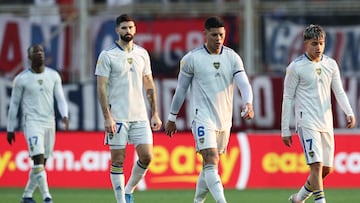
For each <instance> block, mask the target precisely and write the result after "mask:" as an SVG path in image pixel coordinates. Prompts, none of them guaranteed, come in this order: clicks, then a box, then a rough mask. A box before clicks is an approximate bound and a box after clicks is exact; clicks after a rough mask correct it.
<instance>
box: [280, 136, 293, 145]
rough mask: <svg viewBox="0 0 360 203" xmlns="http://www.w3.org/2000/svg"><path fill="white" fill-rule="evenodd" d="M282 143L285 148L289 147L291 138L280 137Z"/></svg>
mask: <svg viewBox="0 0 360 203" xmlns="http://www.w3.org/2000/svg"><path fill="white" fill-rule="evenodd" d="M282 141H283V143H284V144H285V145H286V146H288V147H291V145H292V136H288V137H282Z"/></svg>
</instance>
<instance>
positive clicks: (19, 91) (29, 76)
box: [7, 44, 69, 203]
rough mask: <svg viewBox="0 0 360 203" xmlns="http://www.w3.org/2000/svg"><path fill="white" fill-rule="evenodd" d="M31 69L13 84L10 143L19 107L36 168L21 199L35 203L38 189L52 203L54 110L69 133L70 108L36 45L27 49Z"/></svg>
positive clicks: (52, 71) (9, 119)
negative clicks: (48, 170)
mask: <svg viewBox="0 0 360 203" xmlns="http://www.w3.org/2000/svg"><path fill="white" fill-rule="evenodd" d="M28 57H29V59H30V62H31V65H30V67H29V68H28V69H26V70H24V71H22V72H21V73H19V74H18V75H17V76H16V77H15V79H14V82H13V88H12V92H11V100H10V108H9V113H8V124H7V141H8V142H9V144H10V145H11V144H12V143H15V132H14V130H15V126H16V121H17V119H16V118H17V114H18V110H19V106H21V110H22V116H23V124H24V125H23V130H24V134H25V139H26V142H27V145H28V150H29V155H30V157H31V159H32V160H33V167H32V168H31V170H30V172H29V179H28V182H27V184H26V187H25V191H24V194H23V196H22V200H21V202H22V203H34V202H35V201H34V200H33V198H32V195H33V192H34V191H35V189H36V188H37V186H39V189H40V191H41V193H42V197H43V200H44V203H52V197H51V195H50V192H49V187H48V183H47V175H46V171H45V164H46V160H47V159H48V158H49V157H50V156H51V154H52V152H53V149H54V144H55V131H56V129H55V109H54V102H55V101H54V98H55V99H56V103H57V107H58V110H59V112H60V114H61V117H62V122H63V123H64V125H65V130H67V129H68V126H69V120H68V106H67V103H66V100H65V97H64V93H63V89H62V81H61V77H60V75H59V74H58V73H57V72H56V71H55V70H53V69H51V68H49V67H46V66H45V64H44V60H45V54H44V48H43V47H42V46H41V45H39V44H36V45H33V46H31V47H30V48H29V49H28Z"/></svg>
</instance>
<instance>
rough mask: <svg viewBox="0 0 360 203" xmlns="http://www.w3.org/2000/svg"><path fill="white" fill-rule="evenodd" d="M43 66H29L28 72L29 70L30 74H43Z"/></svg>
mask: <svg viewBox="0 0 360 203" xmlns="http://www.w3.org/2000/svg"><path fill="white" fill-rule="evenodd" d="M44 68H45V67H44V66H43V65H42V66H30V70H31V72H33V73H42V72H44Z"/></svg>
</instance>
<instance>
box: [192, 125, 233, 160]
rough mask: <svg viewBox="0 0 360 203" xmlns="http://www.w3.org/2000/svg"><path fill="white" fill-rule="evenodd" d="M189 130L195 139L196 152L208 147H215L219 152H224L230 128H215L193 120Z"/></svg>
mask: <svg viewBox="0 0 360 203" xmlns="http://www.w3.org/2000/svg"><path fill="white" fill-rule="evenodd" d="M191 130H192V133H193V136H194V140H195V148H196V152H199V151H200V150H203V149H209V148H217V150H218V152H219V154H223V153H225V152H226V149H227V145H228V143H229V136H230V129H229V130H222V131H220V130H215V129H214V128H212V127H210V126H207V125H203V124H201V123H199V121H193V122H192V126H191Z"/></svg>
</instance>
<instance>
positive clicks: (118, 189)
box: [110, 165, 126, 203]
mask: <svg viewBox="0 0 360 203" xmlns="http://www.w3.org/2000/svg"><path fill="white" fill-rule="evenodd" d="M110 180H111V183H112V187H113V190H114V193H115V198H116V202H117V203H126V202H125V193H124V185H125V176H124V171H123V167H122V166H114V165H111V169H110Z"/></svg>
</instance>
